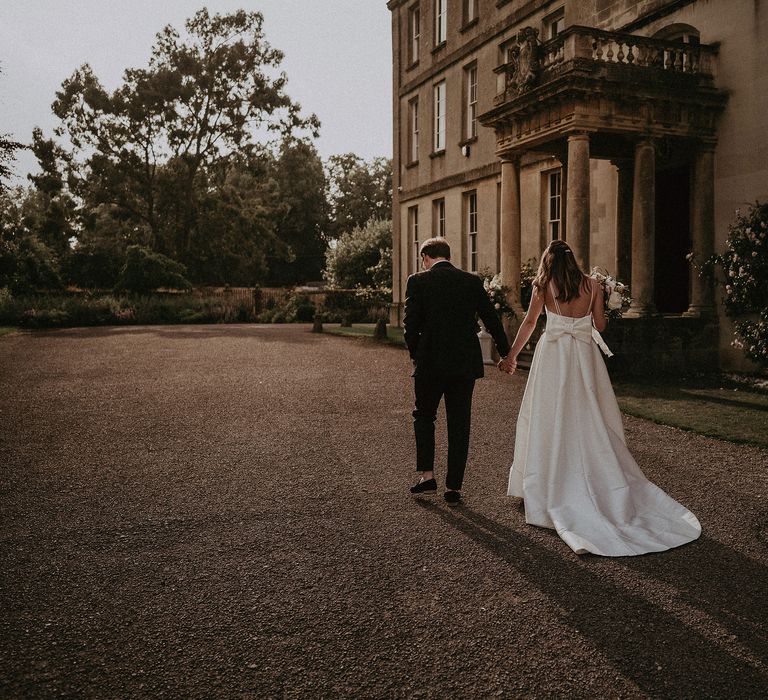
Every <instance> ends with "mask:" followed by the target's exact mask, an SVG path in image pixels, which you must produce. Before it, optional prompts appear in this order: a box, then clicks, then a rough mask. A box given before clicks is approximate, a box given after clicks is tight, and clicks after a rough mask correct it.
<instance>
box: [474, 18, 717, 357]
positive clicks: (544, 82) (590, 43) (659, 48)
mask: <svg viewBox="0 0 768 700" xmlns="http://www.w3.org/2000/svg"><path fill="white" fill-rule="evenodd" d="M517 42H518V43H517V46H515V47H513V48H512V50H508V51H507V52H506V58H507V62H506V63H503V64H501V65H499V66H497V67H496V68H495V72H496V74H497V76H498V86H499V91H498V94H497V95H496V97H495V99H494V107H493V108H492V109H490V110H489V111H487V112H485V113H484V114H482V115H480V122H481V124H483V125H484V126H486V127H489V128H492V129H494V131H495V133H496V154H497V156H498V157H499V158H500V160H501V200H502V202H501V275H502V279H503V281H504V283H505V284H506V285H507V286H509V287H510V288H511V289H512V292H511V299H510V303H511V305H512V306H513V307H514V308H516V309H517V310H518V311H519V312H522V309H521V308H520V292H519V290H520V262H521V259H520V258H521V240H520V235H521V230H520V229H521V223H520V184H519V181H520V180H519V179H520V161H521V159H522V158H524V157H525V156H526V154H529V153H538V154H541V153H545V154H548V155H553V156H555V157H557V158H559V159H560V161H561V162H562V163H563V167H564V171H565V172H564V177H563V181H564V187H563V189H564V190H565V192H564V197H563V199H564V202H565V207H564V208H565V212H564V218H565V229H564V230H565V239H566V240H567V241H568V243H569V244H570V246H571V248H572V249H573V251H574V254H575V255H576V258H577V260H578V261H579V263H580V265H581V266H582V268H583V269H589V244H590V240H589V230H590V221H589V196H590V168H589V162H590V159H591V158H598V159H607V160H610V161H611V162H612V163H613V164H614V165H615V166H616V167H617V171H618V191H617V216H616V220H617V221H616V251H617V253H616V266H615V269H616V274H617V275H618V276H619V277H620V278H623V279H626V280H629V281H630V284H631V290H632V297H633V302H632V307H631V308H630V310H629V312H628V313H627V314H626V316H625V318H627V319H630V318H633V319H652V318H655V317H657V316H658V313H657V309H656V305H655V301H654V298H655V291H654V262H655V250H654V247H655V240H656V234H655V202H656V191H655V187H656V170H657V160H658V159H659V158H660V156H662V157H663V155H664V153H665V151H668V150H670V149H674V150H675V151H677V152H684V153H686V154H687V157H688V159H689V164H690V168H691V209H690V223H691V236H692V245H693V249H694V250H695V251H697V254H699V255H701V256H704V257H708V256H709V255H710V254H711V253H712V252H714V149H715V144H716V139H717V119H718V117H719V115H720V113H721V112H722V110H723V108H724V106H725V103H726V100H727V94H726V93H725V92H724V91H721V90H718V89H716V87H715V85H714V82H715V67H716V56H717V51H718V47H717V45H704V44H688V43H683V42H682V41H669V40H661V39H651V38H647V37H643V36H637V35H634V34H626V33H619V32H608V31H604V30H600V29H595V28H591V27H582V26H572V27H569V28H568V29H566V30H565V31H564V32H562V33H561V34H559V35H558V36H557V37H556V38H555V39H553V40H551V41H548V42H546V43H544V44H541V43H539V42H538V39H537V37H536V31H535V30H533V29H531V28H530V27H526V28H524V29H522V30H521V31H520V32H519V34H518V37H517ZM684 316H687V317H694V318H699V319H715V318H716V317H715V303H714V293H713V289H712V285H711V284H710V283H708V282H707V281H705V280H704V279H702V278H701V277H699V276H698V274H695V273H692V274H691V293H690V305H689V308H688V310H687V311H686V312H685V314H684ZM643 325H644V326H645V325H646V324H643ZM705 335H706V337H707V338H710V337H712V338H713V347H712V353H714V354H713V355H712V353H709V354H708V356H710V355H712V356H713V357H714V358H715V361H716V357H717V340H716V334H714V335H712V334H711V333H710V332H707V333H705Z"/></svg>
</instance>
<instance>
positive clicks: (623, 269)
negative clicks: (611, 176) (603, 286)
mask: <svg viewBox="0 0 768 700" xmlns="http://www.w3.org/2000/svg"><path fill="white" fill-rule="evenodd" d="M611 163H612V164H613V165H615V166H616V169H617V171H618V183H617V187H616V259H615V262H614V267H613V270H612V273H613V274H614V275H615V276H616V279H618V280H620V281H621V282H623V283H624V284H627V285H629V286H630V289H631V285H632V180H633V172H632V161H631V160H629V159H624V158H621V159H619V160H612V161H611Z"/></svg>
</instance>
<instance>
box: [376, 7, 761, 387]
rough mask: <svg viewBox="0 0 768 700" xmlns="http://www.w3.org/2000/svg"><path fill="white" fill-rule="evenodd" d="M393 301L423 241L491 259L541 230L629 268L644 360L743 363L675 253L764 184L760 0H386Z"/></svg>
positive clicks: (637, 363) (513, 271)
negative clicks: (436, 239) (443, 242)
mask: <svg viewBox="0 0 768 700" xmlns="http://www.w3.org/2000/svg"><path fill="white" fill-rule="evenodd" d="M388 7H389V9H390V11H391V17H392V45H393V77H394V94H393V110H394V158H393V189H394V205H393V206H394V213H393V237H394V241H393V242H394V246H393V305H392V310H391V319H390V320H391V322H392V323H393V324H395V325H399V324H400V323H401V320H402V310H403V304H404V301H405V300H404V294H405V283H406V279H407V277H408V275H409V274H411V273H413V272H414V271H416V270H417V269H418V262H419V259H418V247H419V244H420V242H421V241H424V240H425V239H426V238H429V237H431V236H434V235H440V236H445V237H446V239H447V240H448V242H449V243H450V244H451V248H452V250H453V257H454V263H455V264H457V265H458V266H460V267H463V268H464V269H466V270H470V271H473V272H480V271H481V270H490V271H492V272H500V273H501V275H502V280H503V282H504V284H506V285H507V286H508V287H509V288H510V289H511V302H512V304H513V306H514V307H517V309H518V312H519V314H518V317H521V316H520V314H521V313H522V309H520V266H521V263H523V262H525V261H528V260H530V259H532V258H535V259H536V263H537V262H538V258H539V256H540V254H541V251H542V249H543V248H544V247H545V246H546V245H547V243H548V242H549V241H550V240H552V239H554V238H563V239H565V240H567V241H568V243H569V244H570V246H571V247H572V249H573V250H574V253H575V255H576V256H577V259H578V260H579V262H580V264H581V265H582V268H583V269H584V270H585V271H587V270H589V268H591V267H592V266H599V267H602V268H604V269H606V270H608V271H610V272H611V273H613V274H615V275H616V276H618V278H619V279H621V280H622V281H625V282H627V283H628V284H629V285H630V288H631V294H632V297H633V303H632V307H631V308H630V310H629V312H628V313H627V314H626V316H625V318H624V319H623V320H622V321H621V322H620V324H618V325H619V326H620V327H621V331H620V335H615V336H614V337H613V338H612V339H613V342H614V343H619V348H618V349H619V351H621V352H622V353H623V355H624V358H625V361H626V362H628V363H631V364H632V366H633V367H634V368H635V369H636V370H638V371H643V372H645V371H654V370H655V369H661V370H667V371H679V370H683V369H686V368H701V369H712V368H714V367H717V366H718V365H719V366H722V367H725V368H734V369H740V368H741V369H743V368H746V367H747V365H746V361H745V360H744V359H743V357H742V355H741V352H740V351H737V350H735V349H733V348H732V347H731V345H730V342H731V339H732V331H731V323H730V320H729V319H727V318H726V317H725V316H724V314H723V313H722V310H721V304H720V299H719V297H720V291H719V288H718V289H715V288H713V286H712V285H711V284H710V283H709V282H707V281H706V280H705V279H703V278H701V277H700V276H699V275H698V274H697V273H696V271H695V270H692V269H691V265H690V263H689V261H688V259H687V255H688V253H689V252H691V251H693V253H694V254H695V256H696V257H697V258H698V259H704V258H706V257H708V256H709V255H711V254H712V253H713V252H714V251H715V250H718V251H719V250H721V249H722V247H723V242H724V240H725V238H726V236H727V233H728V225H729V223H731V222H732V221H733V219H734V214H735V211H736V210H737V209H739V208H745V207H747V206H749V205H750V204H753V203H754V202H755V201H756V200H760V201H763V202H764V201H766V200H768V69H766V66H767V65H768V48H766V47H768V4H766V3H764V2H760V1H759V0H638V1H636V2H632V1H631V0H389V2H388Z"/></svg>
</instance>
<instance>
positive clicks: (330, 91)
mask: <svg viewBox="0 0 768 700" xmlns="http://www.w3.org/2000/svg"><path fill="white" fill-rule="evenodd" d="M204 6H205V7H208V9H209V11H210V12H211V14H213V13H216V12H219V13H226V12H230V11H232V10H236V9H240V8H243V9H246V10H258V11H260V12H262V13H263V15H264V33H265V35H266V38H267V41H269V43H270V44H271V45H272V46H274V47H275V48H278V49H280V50H282V51H283V52H284V53H285V59H284V61H283V64H282V69H283V70H284V71H285V72H286V73H287V75H288V88H287V92H288V94H289V95H290V96H291V98H292V99H294V100H295V101H298V102H299V103H300V104H301V105H302V108H303V111H304V113H305V114H309V113H311V112H314V113H315V114H317V115H318V117H319V118H320V120H321V122H322V129H321V132H320V139H319V140H318V141H317V142H316V145H317V148H318V150H319V152H320V155H321V156H322V157H323V158H327V157H328V156H330V155H333V154H334V153H346V152H349V151H352V152H354V153H357V154H359V155H361V156H363V157H365V158H371V157H374V156H388V157H389V156H391V155H392V117H391V111H392V106H391V105H392V102H391V93H392V72H391V40H390V13H389V10H387V6H386V2H385V0H208V2H206V1H205V0H120V1H116V0H0V133H10V134H12V136H13V137H14V138H15V139H16V140H18V141H21V142H25V143H28V142H29V141H31V139H32V128H33V127H35V126H40V127H42V129H43V131H44V133H45V134H46V135H47V136H50V135H51V132H52V129H53V127H54V126H55V125H56V123H57V119H56V118H55V117H54V115H53V114H52V112H51V103H52V102H53V100H54V97H55V92H56V90H57V89H58V88H59V87H60V86H61V82H62V81H63V80H64V79H65V78H67V77H69V76H70V75H71V74H72V72H73V71H74V70H75V69H76V68H77V67H78V66H80V65H82V64H83V63H90V65H91V66H92V67H93V70H94V72H95V73H96V75H97V76H98V77H99V79H100V80H101V82H102V84H103V85H104V86H105V87H106V88H107V89H108V90H113V89H115V88H116V87H117V86H118V85H119V84H120V82H121V78H122V73H123V70H124V69H125V68H128V67H144V66H146V65H147V62H148V60H149V56H150V51H151V47H152V45H153V43H154V39H155V34H156V33H157V32H159V31H160V30H161V29H162V28H163V27H164V26H165V25H167V24H172V25H173V26H174V27H176V28H177V29H179V30H180V31H182V33H183V23H184V20H185V19H186V18H188V17H191V16H192V15H193V14H194V13H195V12H196V11H197V10H199V9H200V8H201V7H204ZM35 165H36V161H35V158H34V156H32V155H31V153H28V152H21V153H20V155H19V156H18V158H17V161H16V165H15V171H16V173H17V174H18V175H20V176H22V179H19V180H18V181H17V182H19V183H21V182H24V181H25V178H23V176H25V175H26V173H27V172H28V171H29V170H30V169H35Z"/></svg>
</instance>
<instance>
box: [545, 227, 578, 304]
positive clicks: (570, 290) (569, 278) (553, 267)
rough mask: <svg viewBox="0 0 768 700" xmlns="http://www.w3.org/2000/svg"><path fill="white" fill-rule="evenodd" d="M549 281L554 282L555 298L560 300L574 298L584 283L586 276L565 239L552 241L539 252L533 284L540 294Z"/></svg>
mask: <svg viewBox="0 0 768 700" xmlns="http://www.w3.org/2000/svg"><path fill="white" fill-rule="evenodd" d="M550 281H552V282H554V283H555V287H557V298H558V299H559V300H560V301H571V299H575V298H576V297H578V296H579V294H580V293H581V289H582V287H583V286H584V285H585V284H586V277H585V275H584V273H583V272H582V271H581V270H580V269H579V265H578V263H577V262H576V259H575V258H574V256H573V251H572V250H571V249H570V248H569V247H568V244H567V243H566V242H565V241H560V240H557V241H552V243H550V244H549V245H548V246H547V247H546V248H545V250H544V252H543V253H542V254H541V262H540V263H539V271H538V272H537V273H536V277H535V278H534V280H533V286H534V287H536V289H538V290H539V293H540V294H544V290H545V289H546V288H547V285H548V284H549V283H550Z"/></svg>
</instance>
